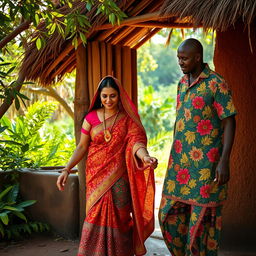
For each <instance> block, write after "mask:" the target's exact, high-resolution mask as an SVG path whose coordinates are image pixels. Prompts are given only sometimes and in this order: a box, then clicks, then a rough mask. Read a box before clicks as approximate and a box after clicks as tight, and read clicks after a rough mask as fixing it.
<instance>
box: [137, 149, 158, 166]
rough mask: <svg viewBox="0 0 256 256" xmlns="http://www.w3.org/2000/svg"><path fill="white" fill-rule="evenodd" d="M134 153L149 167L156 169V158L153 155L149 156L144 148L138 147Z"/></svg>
mask: <svg viewBox="0 0 256 256" xmlns="http://www.w3.org/2000/svg"><path fill="white" fill-rule="evenodd" d="M135 155H136V156H137V157H138V158H139V159H140V160H141V161H142V162H143V163H144V164H145V165H150V167H151V168H153V169H156V167H157V164H158V162H157V159H156V158H155V157H151V156H150V155H149V153H148V151H147V149H146V148H143V147H142V148H139V149H138V150H137V151H136V153H135Z"/></svg>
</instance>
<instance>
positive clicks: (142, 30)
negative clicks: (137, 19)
mask: <svg viewBox="0 0 256 256" xmlns="http://www.w3.org/2000/svg"><path fill="white" fill-rule="evenodd" d="M149 32H150V29H149V28H140V30H139V31H138V32H137V33H136V34H134V35H132V36H131V37H130V38H128V40H126V41H125V42H124V43H123V45H124V46H131V45H133V44H134V43H136V42H137V41H139V40H140V38H143V37H144V36H145V35H147V33H149Z"/></svg>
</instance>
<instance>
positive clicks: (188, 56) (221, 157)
mask: <svg viewBox="0 0 256 256" xmlns="http://www.w3.org/2000/svg"><path fill="white" fill-rule="evenodd" d="M178 61H179V65H180V67H181V70H182V71H183V73H184V74H185V75H184V76H183V77H182V78H181V80H180V82H179V84H178V94H177V108H176V122H175V128H174V138H173V146H172V149H171V154H170V159H169V163H168V169H167V173H166V177H165V181H164V186H163V194H162V200H161V206H160V210H159V222H160V226H161V230H162V233H163V237H164V240H165V242H166V245H167V246H168V249H169V250H170V252H171V254H172V256H197V255H198V256H216V255H217V249H218V241H219V235H220V230H221V209H222V204H223V202H224V201H225V199H226V190H227V187H226V183H227V182H228V180H229V160H230V153H231V149H232V145H233V140H234V134H235V118H234V116H235V114H236V111H235V108H234V105H233V101H232V97H231V94H230V90H229V89H228V87H227V84H226V82H225V81H224V79H223V78H222V77H221V76H220V75H219V74H217V73H215V72H214V71H212V70H210V68H209V66H208V65H207V64H205V63H203V47H202V45H201V43H200V42H199V41H198V40H196V39H192V38H191V39H187V40H185V41H184V42H182V43H181V45H180V46H179V48H178Z"/></svg>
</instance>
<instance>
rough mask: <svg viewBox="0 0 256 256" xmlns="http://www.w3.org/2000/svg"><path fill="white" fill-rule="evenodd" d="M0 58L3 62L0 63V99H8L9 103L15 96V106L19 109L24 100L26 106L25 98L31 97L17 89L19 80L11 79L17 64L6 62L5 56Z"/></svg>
mask: <svg viewBox="0 0 256 256" xmlns="http://www.w3.org/2000/svg"><path fill="white" fill-rule="evenodd" d="M0 59H1V61H2V63H0V99H6V100H7V102H8V103H9V102H10V100H11V99H12V98H13V99H14V102H15V107H16V109H17V110H19V109H20V102H21V101H22V102H23V104H24V106H26V104H25V101H24V100H29V98H28V97H27V96H26V95H24V94H22V93H20V92H19V91H18V90H17V89H16V86H17V85H18V82H17V81H15V80H14V81H11V80H10V79H11V73H12V72H13V70H14V69H15V68H16V66H15V64H14V63H12V62H6V61H4V59H3V58H0ZM24 84H25V83H24Z"/></svg>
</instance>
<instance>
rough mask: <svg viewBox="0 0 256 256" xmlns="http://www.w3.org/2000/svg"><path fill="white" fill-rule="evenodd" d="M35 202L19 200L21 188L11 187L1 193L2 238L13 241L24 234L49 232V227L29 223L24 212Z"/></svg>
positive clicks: (0, 221)
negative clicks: (12, 239)
mask: <svg viewBox="0 0 256 256" xmlns="http://www.w3.org/2000/svg"><path fill="white" fill-rule="evenodd" d="M35 202H36V201H35V200H27V201H22V200H20V198H19V186H18V185H17V184H15V185H10V186H8V187H7V188H6V189H4V190H3V191H0V237H1V239H11V238H17V237H20V236H21V235H22V234H23V233H29V234H31V232H32V231H34V232H39V231H40V232H43V231H45V230H49V227H48V225H46V224H44V223H40V222H30V221H28V219H27V217H26V215H25V214H24V210H25V208H26V207H29V206H31V205H33V204H34V203H35Z"/></svg>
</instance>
